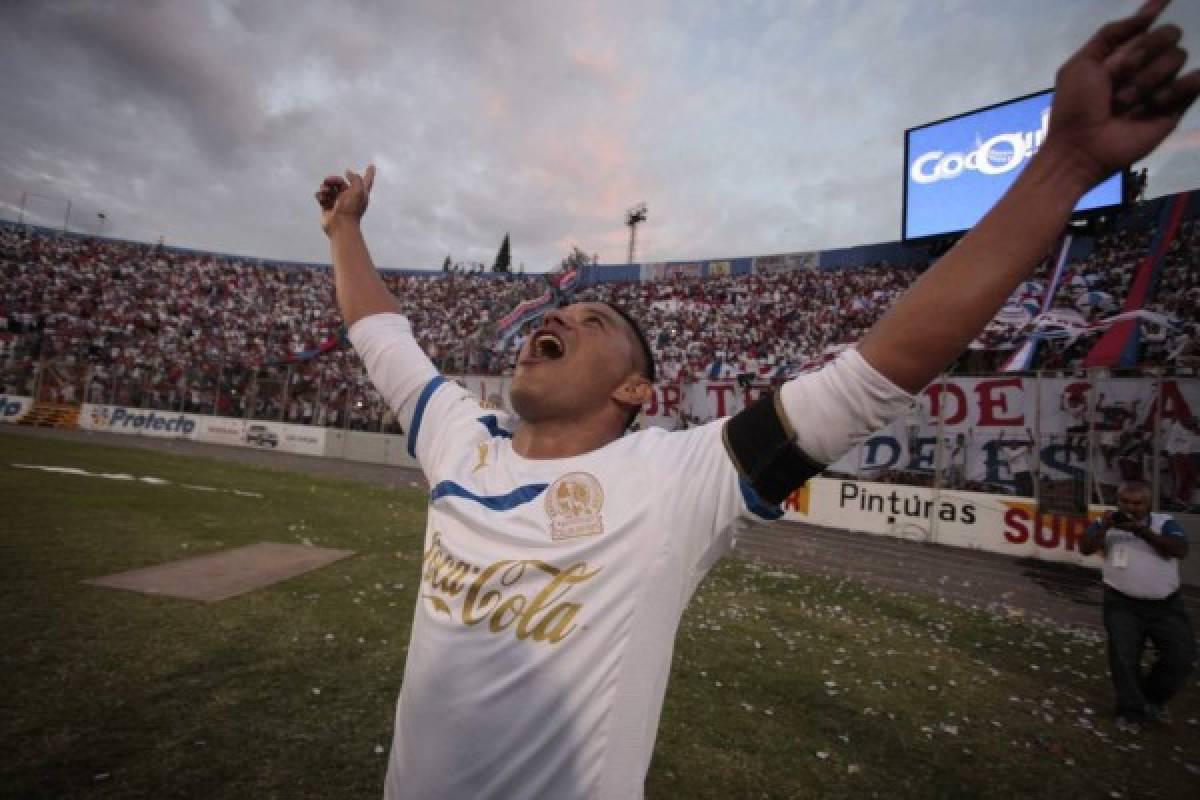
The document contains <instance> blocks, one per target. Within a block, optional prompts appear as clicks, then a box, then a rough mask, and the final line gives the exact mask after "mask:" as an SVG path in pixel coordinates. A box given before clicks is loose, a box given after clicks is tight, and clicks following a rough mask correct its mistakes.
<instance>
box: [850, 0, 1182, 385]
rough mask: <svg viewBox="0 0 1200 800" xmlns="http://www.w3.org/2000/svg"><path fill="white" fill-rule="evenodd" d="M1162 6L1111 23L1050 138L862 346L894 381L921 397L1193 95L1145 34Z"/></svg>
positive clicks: (1077, 65)
mask: <svg viewBox="0 0 1200 800" xmlns="http://www.w3.org/2000/svg"><path fill="white" fill-rule="evenodd" d="M1167 2H1168V0H1151V2H1148V3H1146V4H1145V5H1144V6H1143V7H1142V8H1141V10H1140V11H1138V13H1137V14H1135V15H1134V16H1132V17H1128V18H1126V19H1123V20H1118V21H1116V22H1112V23H1109V24H1108V25H1105V26H1104V27H1103V28H1101V29H1100V30H1099V31H1098V32H1097V33H1096V35H1095V36H1093V37H1092V39H1091V40H1090V41H1089V42H1088V43H1087V44H1085V45H1084V46H1083V48H1082V49H1080V50H1079V52H1077V53H1076V54H1075V55H1074V56H1072V57H1071V59H1070V60H1068V61H1067V62H1066V63H1065V64H1064V65H1063V66H1062V68H1061V69H1059V71H1058V75H1057V77H1056V80H1055V96H1054V106H1053V109H1052V110H1051V112H1050V130H1049V133H1048V135H1047V137H1046V140H1045V142H1044V143H1043V144H1042V147H1041V148H1040V149H1039V151H1038V152H1037V154H1036V155H1035V156H1034V157H1033V158H1032V159H1031V160H1030V162H1029V164H1028V165H1027V167H1026V169H1025V170H1024V171H1023V172H1022V173H1021V176H1020V177H1019V178H1018V179H1017V181H1016V182H1015V183H1014V184H1013V186H1012V187H1011V188H1010V189H1009V191H1008V192H1007V193H1006V194H1005V195H1004V197H1003V198H1002V199H1001V200H1000V202H998V203H997V204H996V206H995V207H994V208H993V209H992V210H991V211H990V212H988V214H987V215H986V216H985V217H984V218H983V219H982V220H980V222H979V224H978V225H976V226H975V228H974V229H972V230H971V232H970V233H968V234H967V235H966V236H964V237H963V238H962V240H961V241H960V242H959V243H958V245H957V246H955V247H954V249H952V250H951V251H950V252H949V253H947V254H946V255H945V256H944V257H943V258H941V259H940V260H939V261H938V262H937V263H936V264H935V265H934V266H933V267H931V268H930V269H929V270H928V271H927V272H926V273H925V274H924V275H922V276H921V278H920V279H919V280H918V281H917V282H916V284H914V285H913V287H912V288H911V289H909V291H908V292H906V293H905V294H904V295H903V296H902V297H901V298H900V300H899V301H898V302H897V303H896V305H895V306H894V307H893V308H892V310H891V312H889V313H888V314H887V315H886V316H885V317H884V318H883V319H881V320H880V321H879V322H878V323H876V324H875V326H874V327H873V328H872V329H871V330H870V331H869V332H868V333H867V335H866V336H865V337H864V338H863V340H862V342H861V343H860V344H859V348H858V349H859V352H860V353H861V354H862V356H863V358H864V359H866V361H867V362H868V363H869V364H871V366H873V367H874V368H875V369H877V370H878V371H879V372H880V373H881V374H883V375H884V376H885V377H887V378H888V379H890V380H891V381H892V382H893V383H895V384H896V385H898V386H900V387H901V388H903V389H906V390H908V391H910V392H917V391H920V390H921V389H922V388H923V387H924V386H925V385H926V384H927V383H929V381H931V380H932V379H933V378H934V377H936V376H937V375H938V373H939V372H940V371H941V370H942V369H944V368H945V367H946V365H947V364H949V363H950V362H951V361H952V360H954V358H956V357H957V356H958V355H959V354H960V353H962V351H963V350H964V349H965V348H966V347H967V345H968V344H969V343H970V341H971V340H972V339H973V338H974V337H975V336H977V335H978V334H979V332H980V331H981V330H983V327H984V326H985V325H986V324H987V323H988V321H989V320H990V319H991V318H992V317H993V316H994V315H995V313H996V312H997V311H998V310H999V309H1000V307H1001V306H1002V305H1003V304H1004V302H1005V300H1006V299H1007V298H1008V297H1009V295H1010V294H1012V292H1013V290H1014V289H1016V287H1017V286H1018V284H1020V282H1021V281H1023V280H1025V279H1027V278H1028V277H1029V275H1030V273H1031V272H1032V271H1033V269H1034V268H1035V267H1036V266H1037V264H1038V262H1039V261H1040V260H1041V258H1042V257H1043V256H1044V255H1045V254H1046V252H1047V250H1049V248H1050V247H1051V246H1052V245H1053V243H1054V241H1055V239H1056V238H1057V237H1058V236H1059V234H1061V233H1062V231H1063V229H1064V227H1065V226H1066V224H1067V221H1068V220H1069V219H1070V216H1071V212H1072V210H1073V209H1074V207H1075V205H1076V204H1077V203H1078V202H1079V199H1080V198H1081V197H1083V195H1084V194H1086V193H1087V192H1088V191H1089V190H1090V189H1091V188H1092V187H1093V186H1095V185H1096V184H1097V183H1099V182H1100V181H1102V180H1103V179H1104V178H1106V177H1108V176H1109V175H1112V174H1113V173H1114V172H1117V171H1118V170H1121V169H1124V168H1126V167H1128V166H1129V165H1130V164H1132V163H1134V162H1135V161H1137V160H1139V159H1141V158H1144V157H1145V156H1146V155H1148V154H1149V153H1150V152H1151V151H1152V150H1154V148H1155V147H1157V146H1158V144H1159V143H1160V142H1161V141H1162V140H1163V139H1164V138H1166V136H1167V135H1168V134H1169V133H1170V132H1171V131H1172V130H1174V129H1175V127H1176V126H1177V125H1178V124H1179V121H1180V119H1182V117H1183V114H1184V112H1186V111H1187V109H1188V107H1189V106H1191V104H1192V102H1193V101H1194V100H1195V99H1196V96H1197V94H1198V93H1200V71H1192V72H1190V73H1188V74H1186V75H1182V76H1181V75H1179V71H1180V70H1181V69H1182V68H1183V65H1184V63H1185V62H1186V60H1187V54H1186V53H1185V52H1184V51H1183V49H1182V48H1180V47H1179V40H1180V37H1181V31H1180V29H1179V28H1177V27H1176V26H1174V25H1164V26H1161V27H1158V28H1155V29H1153V30H1151V25H1152V24H1153V22H1154V20H1155V19H1156V18H1157V17H1158V15H1159V14H1160V13H1161V12H1162V10H1163V8H1165V7H1166V5H1167Z"/></svg>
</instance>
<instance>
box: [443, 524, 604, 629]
mask: <svg viewBox="0 0 1200 800" xmlns="http://www.w3.org/2000/svg"><path fill="white" fill-rule="evenodd" d="M599 571H600V568H599V567H597V568H595V569H592V570H589V569H588V566H587V562H586V561H577V562H575V563H573V564H570V565H568V566H566V567H561V568H560V567H557V566H555V565H553V564H548V563H546V562H545V561H538V560H535V559H505V560H501V561H496V562H493V563H492V564H489V565H487V566H485V567H480V566H478V565H476V564H472V563H471V562H470V561H467V560H465V559H460V558H456V557H455V556H454V555H453V554H451V553H450V552H449V551H447V550H446V548H445V546H444V545H443V544H442V535H441V534H440V533H434V535H433V542H432V544H431V545H430V547H429V549H427V550H426V551H425V557H424V560H423V572H422V574H421V583H422V584H423V585H424V586H426V587H427V589H428V591H425V592H423V593H422V598H423V599H424V600H425V601H426V602H427V603H428V608H429V609H430V610H431V611H432V612H433V613H434V614H441V615H445V616H446V617H448V618H450V619H452V620H455V621H457V622H459V623H460V624H462V625H466V626H468V627H478V628H480V629H481V630H486V631H488V632H489V633H495V634H503V633H508V632H511V633H512V634H513V635H514V636H515V637H516V638H517V639H520V640H522V641H524V640H526V639H532V640H533V641H535V642H547V643H549V644H558V643H559V642H561V641H562V640H563V639H565V638H567V636H569V635H570V634H571V633H572V632H573V631H574V630H575V629H576V628H577V627H578V625H577V623H576V621H575V620H576V617H577V616H578V615H579V612H580V610H581V609H582V607H583V606H582V604H581V603H579V602H576V601H575V600H573V599H571V594H572V592H573V591H575V589H576V587H578V586H579V585H580V584H582V583H585V582H587V581H588V580H590V579H591V578H593V577H594V576H595V575H596V574H597V573H598V572H599Z"/></svg>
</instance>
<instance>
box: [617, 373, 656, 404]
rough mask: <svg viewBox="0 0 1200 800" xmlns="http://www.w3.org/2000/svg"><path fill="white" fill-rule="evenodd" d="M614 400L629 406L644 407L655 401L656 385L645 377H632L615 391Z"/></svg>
mask: <svg viewBox="0 0 1200 800" xmlns="http://www.w3.org/2000/svg"><path fill="white" fill-rule="evenodd" d="M612 399H613V400H616V401H617V402H618V403H621V404H623V405H627V406H643V405H645V404H646V403H649V402H650V401H651V400H653V399H654V384H652V383H650V381H648V380H647V379H646V377H645V376H644V375H636V374H635V375H630V376H629V377H628V378H626V379H625V382H624V383H622V384H621V385H620V386H618V387H617V388H616V389H614V390H613V393H612Z"/></svg>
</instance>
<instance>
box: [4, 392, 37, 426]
mask: <svg viewBox="0 0 1200 800" xmlns="http://www.w3.org/2000/svg"><path fill="white" fill-rule="evenodd" d="M32 405H33V398H32V397H18V396H17V395H8V394H0V422H17V421H18V420H20V419H21V417H23V416H25V413H26V412H27V411H29V408H30V406H32Z"/></svg>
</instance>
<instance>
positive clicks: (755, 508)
mask: <svg viewBox="0 0 1200 800" xmlns="http://www.w3.org/2000/svg"><path fill="white" fill-rule="evenodd" d="M738 488H739V489H741V490H742V499H743V500H745V501H746V508H749V509H750V510H751V511H752V512H753V513H754V515H755V516H756V517H762V518H763V519H779V518H780V517H782V516H783V509H782V508H780V507H779V506H773V505H771V504H769V503H768V502H767V501H766V500H763V499H762V498H761V497H759V496H758V492H756V491H754V487H753V486H751V485H750V481H748V480H746V479H745V478H738Z"/></svg>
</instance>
